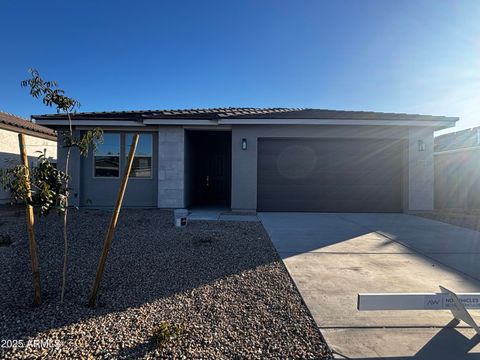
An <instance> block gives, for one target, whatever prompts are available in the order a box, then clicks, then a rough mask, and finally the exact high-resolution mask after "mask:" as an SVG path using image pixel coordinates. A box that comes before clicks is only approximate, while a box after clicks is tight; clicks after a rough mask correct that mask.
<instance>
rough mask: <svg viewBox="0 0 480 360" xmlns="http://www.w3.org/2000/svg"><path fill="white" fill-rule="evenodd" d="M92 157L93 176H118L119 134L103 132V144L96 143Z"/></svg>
mask: <svg viewBox="0 0 480 360" xmlns="http://www.w3.org/2000/svg"><path fill="white" fill-rule="evenodd" d="M93 157H94V161H93V162H94V166H95V170H94V175H95V177H106V178H118V177H119V176H120V134H111V133H110V134H109V133H106V134H103V144H98V147H97V150H96V151H95V153H94V154H93Z"/></svg>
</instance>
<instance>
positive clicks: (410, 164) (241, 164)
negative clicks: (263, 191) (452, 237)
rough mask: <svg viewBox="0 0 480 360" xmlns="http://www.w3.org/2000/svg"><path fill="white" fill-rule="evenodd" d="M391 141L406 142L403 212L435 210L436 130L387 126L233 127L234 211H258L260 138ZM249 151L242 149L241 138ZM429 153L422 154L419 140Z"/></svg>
mask: <svg viewBox="0 0 480 360" xmlns="http://www.w3.org/2000/svg"><path fill="white" fill-rule="evenodd" d="M262 137H276V138H287V137H290V138H291V137H294V138H295V137H297V138H386V139H388V138H392V139H405V142H406V143H407V146H406V156H405V161H406V164H405V170H406V175H405V178H404V205H403V207H404V209H405V210H428V209H432V208H433V165H432V164H433V129H431V128H418V129H409V128H407V127H397V126H395V127H393V126H392V127H388V126H269V125H263V126H258V125H257V126H234V127H233V129H232V209H233V210H249V211H251V210H255V209H256V208H257V158H258V154H257V144H258V138H262ZM243 138H245V139H247V142H248V148H247V150H241V142H242V139H243ZM420 139H421V140H423V141H424V142H425V145H426V151H423V152H419V151H418V148H417V145H418V140H420Z"/></svg>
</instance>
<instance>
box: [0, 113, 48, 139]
mask: <svg viewBox="0 0 480 360" xmlns="http://www.w3.org/2000/svg"><path fill="white" fill-rule="evenodd" d="M0 129H5V130H10V131H15V132H19V133H24V134H27V135H31V136H36V137H40V138H45V139H48V140H56V139H57V134H56V132H55V131H54V130H52V129H49V128H48V127H45V126H41V125H38V124H35V123H34V122H32V121H30V120H26V119H22V118H21V117H19V116H16V115H13V114H9V113H6V112H4V111H0Z"/></svg>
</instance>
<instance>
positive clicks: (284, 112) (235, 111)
mask: <svg viewBox="0 0 480 360" xmlns="http://www.w3.org/2000/svg"><path fill="white" fill-rule="evenodd" d="M32 118H34V119H38V120H40V119H66V116H65V115H64V114H45V115H33V116H32ZM72 118H73V119H77V120H82V119H85V120H96V119H101V120H127V119H128V120H137V121H142V120H143V119H145V118H149V119H192V120H195V119H211V120H216V119H225V118H232V119H344V120H347V119H349V120H422V121H428V120H432V121H435V120H444V121H457V120H458V118H456V117H446V116H432V115H419V114H404V113H384V112H372V111H344V110H327V109H303V108H233V107H230V108H206V109H173V110H136V111H104V112H83V113H76V114H73V115H72Z"/></svg>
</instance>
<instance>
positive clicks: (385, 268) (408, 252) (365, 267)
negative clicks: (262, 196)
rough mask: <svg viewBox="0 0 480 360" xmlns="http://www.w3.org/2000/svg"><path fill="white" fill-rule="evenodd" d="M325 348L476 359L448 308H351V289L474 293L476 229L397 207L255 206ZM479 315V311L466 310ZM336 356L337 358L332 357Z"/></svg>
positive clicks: (369, 354)
mask: <svg viewBox="0 0 480 360" xmlns="http://www.w3.org/2000/svg"><path fill="white" fill-rule="evenodd" d="M259 217H260V220H261V221H262V223H263V225H264V227H265V229H266V230H267V232H268V233H269V235H270V238H271V239H272V242H273V243H274V245H275V247H276V248H277V251H278V253H279V254H280V256H281V257H282V259H283V261H284V263H285V265H286V267H287V269H288V271H289V272H290V274H291V276H292V278H293V279H294V281H295V283H296V285H297V287H298V288H299V290H300V293H301V294H302V296H303V298H304V300H305V302H306V304H307V306H308V307H309V309H310V311H311V313H312V315H313V316H314V318H315V320H316V322H317V324H318V326H319V327H320V329H321V331H322V333H323V335H324V336H325V338H326V340H327V342H328V344H329V345H330V347H331V348H332V349H334V350H335V351H337V352H338V353H341V354H343V355H345V356H347V357H348V358H352V359H369V358H385V359H395V360H399V359H480V344H479V342H480V336H475V332H474V331H473V330H472V329H470V328H468V326H466V324H463V323H461V324H459V325H458V326H457V327H456V328H453V327H452V326H454V325H456V324H455V323H454V322H452V315H451V313H450V312H449V311H448V310H441V311H374V312H360V311H358V310H357V309H356V305H357V294H358V293H359V292H439V288H438V286H439V285H443V286H445V287H446V288H449V289H450V290H453V291H456V292H480V281H479V279H480V232H477V231H473V230H469V229H465V228H461V227H457V226H453V225H448V224H445V223H441V222H437V221H432V220H428V219H424V218H420V217H416V216H411V215H404V214H333V213H332V214H319V213H260V214H259ZM471 313H472V315H473V316H474V318H475V320H477V322H479V323H480V316H478V315H480V312H478V311H471ZM338 357H339V358H342V357H340V356H338Z"/></svg>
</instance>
